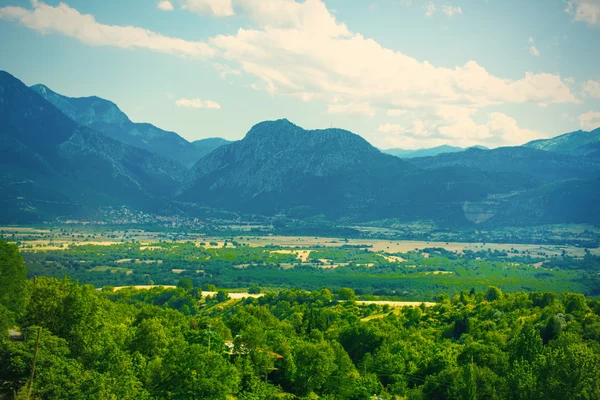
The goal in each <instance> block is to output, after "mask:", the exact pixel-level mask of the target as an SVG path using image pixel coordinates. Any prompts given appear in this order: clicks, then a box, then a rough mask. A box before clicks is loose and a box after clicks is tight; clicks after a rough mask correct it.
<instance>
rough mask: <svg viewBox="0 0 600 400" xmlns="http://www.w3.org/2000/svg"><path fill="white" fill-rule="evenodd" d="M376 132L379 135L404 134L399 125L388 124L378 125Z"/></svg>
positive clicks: (402, 128)
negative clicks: (379, 133)
mask: <svg viewBox="0 0 600 400" xmlns="http://www.w3.org/2000/svg"><path fill="white" fill-rule="evenodd" d="M377 132H381V133H403V132H405V130H404V127H403V126H402V125H400V124H390V123H389V122H388V123H385V124H382V125H379V128H377Z"/></svg>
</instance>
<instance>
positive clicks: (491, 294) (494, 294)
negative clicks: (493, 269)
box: [485, 286, 502, 301]
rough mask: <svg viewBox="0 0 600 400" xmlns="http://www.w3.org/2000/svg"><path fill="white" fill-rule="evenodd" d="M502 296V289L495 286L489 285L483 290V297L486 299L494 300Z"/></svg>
mask: <svg viewBox="0 0 600 400" xmlns="http://www.w3.org/2000/svg"><path fill="white" fill-rule="evenodd" d="M501 298H502V290H500V289H498V288H497V287H496V286H490V287H489V288H488V290H487V292H485V299H486V300H487V301H495V300H499V299H501Z"/></svg>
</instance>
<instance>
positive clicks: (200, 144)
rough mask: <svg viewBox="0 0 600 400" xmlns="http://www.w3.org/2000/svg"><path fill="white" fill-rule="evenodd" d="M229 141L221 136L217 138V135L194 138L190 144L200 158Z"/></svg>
mask: <svg viewBox="0 0 600 400" xmlns="http://www.w3.org/2000/svg"><path fill="white" fill-rule="evenodd" d="M229 143H231V141H229V140H226V139H223V138H219V137H214V138H206V139H199V140H194V141H193V142H192V144H193V145H194V147H195V148H196V150H197V154H198V156H199V157H200V158H202V157H204V156H205V155H207V154H208V153H210V152H212V151H213V150H215V149H217V148H219V147H221V146H225V145H226V144H229ZM200 158H198V159H200Z"/></svg>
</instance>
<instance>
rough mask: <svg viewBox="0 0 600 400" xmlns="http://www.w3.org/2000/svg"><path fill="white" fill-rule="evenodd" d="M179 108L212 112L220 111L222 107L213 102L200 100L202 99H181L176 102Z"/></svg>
mask: <svg viewBox="0 0 600 400" xmlns="http://www.w3.org/2000/svg"><path fill="white" fill-rule="evenodd" d="M175 105H176V106H177V107H182V108H207V109H210V110H220V109H221V105H220V104H219V103H217V102H214V101H212V100H200V99H197V98H196V99H179V100H177V101H176V102H175Z"/></svg>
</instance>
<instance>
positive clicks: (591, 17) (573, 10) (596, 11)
mask: <svg viewBox="0 0 600 400" xmlns="http://www.w3.org/2000/svg"><path fill="white" fill-rule="evenodd" d="M565 12H567V13H569V14H570V15H571V16H572V17H573V20H575V21H579V22H585V23H587V24H588V25H589V26H590V27H594V28H600V0H572V1H569V2H567V8H565Z"/></svg>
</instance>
